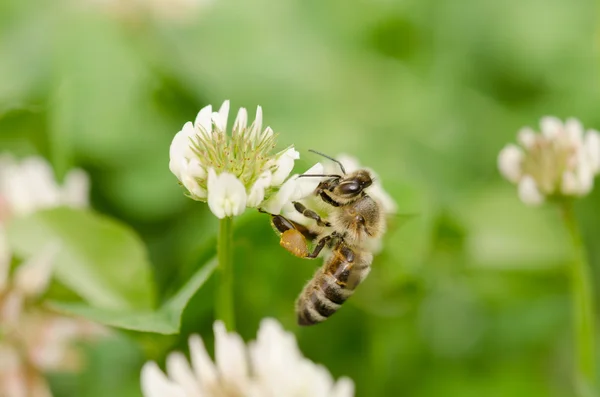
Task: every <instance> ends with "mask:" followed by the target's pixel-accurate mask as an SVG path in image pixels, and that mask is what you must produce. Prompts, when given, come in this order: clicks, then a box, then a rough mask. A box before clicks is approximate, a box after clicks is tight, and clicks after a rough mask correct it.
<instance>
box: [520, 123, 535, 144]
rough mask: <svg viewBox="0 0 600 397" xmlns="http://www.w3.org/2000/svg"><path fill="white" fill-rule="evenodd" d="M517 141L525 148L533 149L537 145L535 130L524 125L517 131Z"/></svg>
mask: <svg viewBox="0 0 600 397" xmlns="http://www.w3.org/2000/svg"><path fill="white" fill-rule="evenodd" d="M517 141H518V142H519V143H520V144H521V146H523V147H524V148H525V149H531V148H532V147H533V145H535V141H536V134H535V131H534V130H533V129H531V128H529V127H523V128H521V129H520V130H519V132H518V133H517Z"/></svg>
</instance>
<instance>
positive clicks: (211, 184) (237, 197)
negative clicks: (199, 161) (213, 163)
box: [208, 168, 246, 219]
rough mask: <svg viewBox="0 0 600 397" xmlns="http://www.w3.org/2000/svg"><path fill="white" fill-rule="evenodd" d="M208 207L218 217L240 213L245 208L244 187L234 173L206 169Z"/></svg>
mask: <svg viewBox="0 0 600 397" xmlns="http://www.w3.org/2000/svg"><path fill="white" fill-rule="evenodd" d="M208 207H209V208H210V210H211V211H212V213H213V214H215V216H216V217H217V218H219V219H223V218H225V217H226V216H235V215H240V214H241V213H242V212H244V209H245V208H246V189H245V188H244V185H243V184H242V182H240V180H239V179H237V178H236V177H235V176H234V175H232V174H230V173H228V172H223V173H221V174H219V175H217V174H216V173H215V170H213V169H212V168H211V169H209V170H208Z"/></svg>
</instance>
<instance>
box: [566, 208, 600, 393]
mask: <svg viewBox="0 0 600 397" xmlns="http://www.w3.org/2000/svg"><path fill="white" fill-rule="evenodd" d="M562 213H563V218H564V221H565V224H566V226H567V229H568V230H569V233H570V234H571V240H572V243H573V248H574V258H573V263H572V264H571V289H572V291H571V293H572V294H573V297H572V300H573V302H572V304H573V330H574V336H575V351H576V358H575V359H576V365H577V366H576V371H577V372H576V376H577V379H576V387H577V389H578V391H579V393H580V395H588V393H589V391H591V390H594V388H595V386H596V379H595V378H596V342H595V319H594V313H595V311H594V292H593V284H592V276H591V271H590V267H589V264H588V263H587V259H586V253H585V247H584V245H583V239H582V237H581V233H580V231H579V228H578V226H577V220H576V219H575V214H574V212H573V207H572V204H571V202H565V203H563V205H562Z"/></svg>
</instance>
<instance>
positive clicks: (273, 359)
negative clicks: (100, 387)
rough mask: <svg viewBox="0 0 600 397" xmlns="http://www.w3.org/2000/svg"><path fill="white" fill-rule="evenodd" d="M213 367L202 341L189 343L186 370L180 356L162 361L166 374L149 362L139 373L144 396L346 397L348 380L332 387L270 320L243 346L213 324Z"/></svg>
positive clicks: (350, 391) (195, 339) (350, 390)
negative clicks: (164, 364) (256, 335)
mask: <svg viewBox="0 0 600 397" xmlns="http://www.w3.org/2000/svg"><path fill="white" fill-rule="evenodd" d="M214 332H215V362H214V363H213V361H212V360H211V358H210V356H209V355H208V353H207V352H206V349H205V348H204V344H203V343H202V339H200V337H198V336H192V337H191V338H190V341H189V345H190V356H191V365H190V364H189V363H188V361H187V360H186V358H185V356H184V355H183V354H181V353H171V354H169V356H168V357H167V373H166V375H165V374H164V373H163V372H162V371H161V370H160V369H159V367H158V366H157V365H156V363H154V362H148V363H146V364H145V365H144V367H143V368H142V374H141V387H142V392H143V394H144V397H222V396H228V397H291V396H294V397H315V396H320V397H346V396H353V395H354V384H353V382H352V380H350V379H348V378H341V379H339V380H338V381H337V382H334V380H333V378H332V377H331V375H330V374H329V371H327V369H326V368H325V367H323V366H321V365H317V364H314V363H313V362H312V361H310V360H308V359H307V358H304V357H303V356H302V353H301V352H300V350H299V349H298V345H297V344H296V339H295V337H294V335H293V334H292V333H289V332H285V331H284V330H283V328H282V327H281V325H280V324H279V323H278V322H277V321H276V320H273V319H265V320H263V321H262V322H261V325H260V329H259V331H258V338H257V340H256V341H253V342H250V343H249V344H248V346H246V345H245V344H244V341H243V340H242V338H241V337H240V336H239V335H237V334H235V333H228V332H227V331H226V330H225V326H224V325H223V323H221V322H219V321H217V322H215V325H214Z"/></svg>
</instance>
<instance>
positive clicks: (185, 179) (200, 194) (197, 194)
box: [181, 173, 208, 200]
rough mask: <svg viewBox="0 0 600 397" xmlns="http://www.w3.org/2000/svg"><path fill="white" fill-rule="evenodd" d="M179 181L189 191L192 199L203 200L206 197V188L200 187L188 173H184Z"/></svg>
mask: <svg viewBox="0 0 600 397" xmlns="http://www.w3.org/2000/svg"><path fill="white" fill-rule="evenodd" d="M181 183H182V184H183V186H185V188H186V189H187V190H188V192H190V194H191V196H192V198H193V199H194V200H204V199H206V198H207V197H208V193H207V192H206V190H204V189H202V187H200V185H199V184H198V181H197V180H196V178H194V177H193V176H191V175H190V174H188V173H184V174H183V175H182V178H181Z"/></svg>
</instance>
